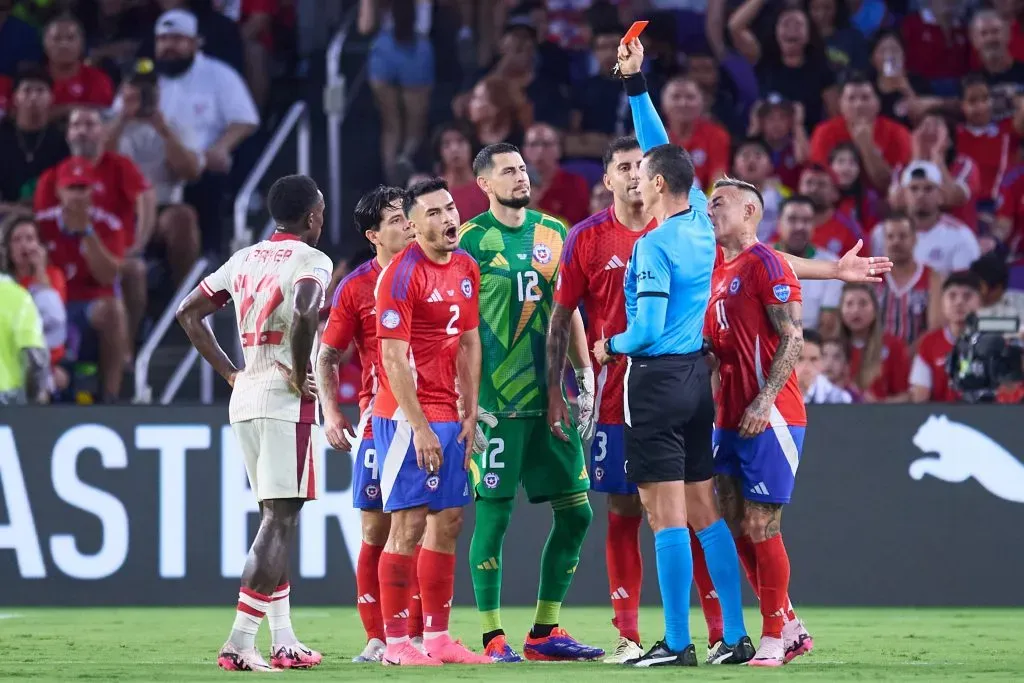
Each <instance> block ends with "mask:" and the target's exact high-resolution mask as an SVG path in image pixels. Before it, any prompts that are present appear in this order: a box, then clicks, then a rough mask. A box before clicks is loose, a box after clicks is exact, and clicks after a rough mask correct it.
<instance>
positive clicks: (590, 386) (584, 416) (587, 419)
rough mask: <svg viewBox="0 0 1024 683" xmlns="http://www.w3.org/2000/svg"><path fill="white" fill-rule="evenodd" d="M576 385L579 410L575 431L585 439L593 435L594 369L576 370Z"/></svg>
mask: <svg viewBox="0 0 1024 683" xmlns="http://www.w3.org/2000/svg"><path fill="white" fill-rule="evenodd" d="M576 386H577V387H579V390H580V395H579V397H577V399H576V405H577V407H578V408H579V411H580V414H579V421H578V424H577V425H576V431H578V432H579V434H580V439H582V440H583V441H586V440H587V439H589V438H590V437H592V436H593V435H594V369H593V368H591V367H586V368H580V369H579V370H577V371H576Z"/></svg>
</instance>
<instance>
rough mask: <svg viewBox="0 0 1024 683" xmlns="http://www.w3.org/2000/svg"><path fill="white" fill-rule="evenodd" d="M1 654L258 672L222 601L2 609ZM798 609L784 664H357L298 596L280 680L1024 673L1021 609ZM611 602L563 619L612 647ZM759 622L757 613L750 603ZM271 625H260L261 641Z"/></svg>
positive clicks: (166, 669) (125, 668) (582, 635)
mask: <svg viewBox="0 0 1024 683" xmlns="http://www.w3.org/2000/svg"><path fill="white" fill-rule="evenodd" d="M0 612H2V614H0V643H2V644H3V648H2V651H3V662H2V665H0V679H6V680H23V681H71V680H92V681H128V680H131V681H146V682H147V683H150V682H154V681H176V682H182V681H207V680H230V679H232V678H234V679H238V678H246V677H251V676H252V674H236V673H228V672H224V671H220V670H219V669H217V666H216V663H215V658H216V653H217V648H218V647H219V646H220V645H221V643H222V642H223V641H224V639H225V637H226V636H227V633H228V630H229V628H230V626H231V620H232V618H233V612H232V609H231V606H230V605H227V606H225V607H223V608H127V609H113V608H106V609H29V608H3V609H2V610H0ZM800 614H801V617H802V618H803V619H804V621H805V622H806V623H807V625H808V627H809V628H810V630H811V632H812V634H813V635H814V639H815V650H814V653H813V654H811V655H808V656H804V657H801V658H799V659H797V660H796V661H795V662H793V663H792V664H789V665H787V666H785V667H783V668H782V669H778V670H754V669H747V668H744V667H710V666H701V667H699V668H698V669H696V670H691V669H687V670H685V671H680V670H678V669H672V670H665V669H657V670H646V671H636V670H628V669H624V668H622V667H616V666H613V665H608V664H599V663H598V664H577V663H568V664H539V663H538V664H534V663H524V664H514V665H494V666H493V667H461V666H445V667H439V668H437V669H430V670H424V669H408V670H402V669H399V668H397V667H395V668H384V667H381V666H378V665H359V664H351V663H350V660H351V658H352V657H353V655H355V654H357V653H358V652H359V650H360V649H361V648H362V645H363V642H362V641H363V632H362V628H361V626H360V623H359V618H358V616H357V614H356V611H355V609H354V608H342V607H337V608H318V607H306V608H295V609H293V611H292V623H293V625H294V626H295V629H296V632H297V633H298V635H299V637H300V638H302V639H303V641H304V642H305V643H306V644H307V645H309V646H311V647H314V648H316V649H319V650H320V651H321V652H323V654H324V663H323V664H322V665H321V666H320V667H319V668H318V669H316V670H313V671H293V672H285V673H283V674H280V676H279V677H278V678H277V679H276V680H285V679H288V680H301V681H327V680H331V681H337V680H372V679H380V680H384V679H387V680H396V679H405V680H416V681H454V680H459V681H477V680H487V681H496V682H501V681H509V682H510V683H511V682H512V681H516V682H517V683H518V682H521V681H558V680H561V681H564V680H566V677H567V676H574V677H579V678H577V679H576V680H578V681H591V680H597V678H598V677H599V676H600V677H613V678H616V679H619V680H623V679H626V678H632V679H635V680H640V679H644V680H652V679H657V680H667V679H669V678H673V679H675V678H677V677H680V676H682V677H685V678H687V679H701V680H739V679H746V680H752V679H755V678H758V677H768V678H773V679H776V680H778V679H780V677H785V678H799V679H801V680H824V681H837V680H872V681H875V680H885V681H901V680H910V679H913V680H918V681H935V680H966V679H982V680H1021V677H1022V668H1024V647H1022V646H1024V610H1022V609H843V608H803V609H801V610H800ZM532 615H533V614H532V610H530V609H525V608H509V609H505V610H504V611H503V617H504V623H505V628H506V630H507V631H508V632H509V634H510V640H512V641H513V642H516V641H518V643H519V644H521V643H522V635H523V634H524V633H525V631H526V629H527V628H529V624H530V620H531V617H532ZM609 618H610V609H608V608H605V607H568V608H565V609H563V610H562V620H563V625H564V626H565V627H566V628H568V629H569V631H570V632H571V633H572V634H573V635H575V636H576V637H577V638H579V639H580V640H583V641H585V642H587V643H590V644H594V645H600V646H603V647H605V648H608V647H610V646H611V645H612V644H613V638H614V635H615V633H614V631H613V629H612V627H611V625H610V624H609ZM746 621H747V625H748V627H750V628H751V629H752V630H756V628H757V626H758V625H759V624H760V619H759V617H758V616H757V614H756V612H755V611H754V610H748V611H747V614H746ZM691 623H692V624H693V627H694V633H693V636H694V641H695V642H696V643H697V644H698V648H697V649H698V655H699V656H702V655H703V652H704V645H703V640H704V637H705V636H706V633H705V630H704V627H703V620H702V618H701V616H700V612H699V611H698V610H694V611H693V613H692V617H691ZM641 627H643V628H644V629H645V630H646V633H647V637H651V636H657V635H660V633H661V612H660V610H658V609H654V608H652V609H645V610H644V611H643V613H642V615H641ZM451 630H452V632H453V634H455V635H456V636H458V637H461V638H462V639H463V640H464V641H465V642H466V643H468V644H469V645H470V646H471V647H474V648H475V649H478V650H479V649H480V648H479V645H480V643H479V640H478V635H477V634H478V624H477V618H476V613H475V611H474V610H473V609H472V608H470V607H460V608H457V609H456V610H455V612H454V614H453V618H452V629H451ZM268 639H269V634H268V631H267V627H266V626H264V627H263V628H262V629H261V632H260V640H259V643H260V644H261V647H263V648H264V649H265V648H266V646H267V641H268Z"/></svg>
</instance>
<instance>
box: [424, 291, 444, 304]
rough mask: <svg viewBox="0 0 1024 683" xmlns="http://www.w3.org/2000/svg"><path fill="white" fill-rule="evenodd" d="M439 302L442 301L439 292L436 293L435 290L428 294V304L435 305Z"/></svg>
mask: <svg viewBox="0 0 1024 683" xmlns="http://www.w3.org/2000/svg"><path fill="white" fill-rule="evenodd" d="M441 301H444V298H443V297H442V296H441V292H439V291H437V290H436V289H435V290H434V291H433V292H431V293H430V296H428V297H427V302H428V303H432V304H436V303H439V302H441Z"/></svg>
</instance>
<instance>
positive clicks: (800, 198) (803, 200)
mask: <svg viewBox="0 0 1024 683" xmlns="http://www.w3.org/2000/svg"><path fill="white" fill-rule="evenodd" d="M798 204H803V205H804V206H809V207H811V211H814V202H812V201H811V198H810V197H808V196H807V195H805V194H795V195H792V196H790V197H786V198H785V199H784V200H782V204H780V205H779V215H780V216H781V215H782V213H783V212H784V211H785V210H786V207H787V206H790V205H792V206H796V205H798Z"/></svg>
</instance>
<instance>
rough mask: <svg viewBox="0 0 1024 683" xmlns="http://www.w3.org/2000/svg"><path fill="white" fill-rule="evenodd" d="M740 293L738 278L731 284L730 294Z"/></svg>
mask: <svg viewBox="0 0 1024 683" xmlns="http://www.w3.org/2000/svg"><path fill="white" fill-rule="evenodd" d="M738 291H740V279H739V278H738V277H734V278H733V279H732V282H730V283H729V293H730V294H735V293H736V292H738Z"/></svg>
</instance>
